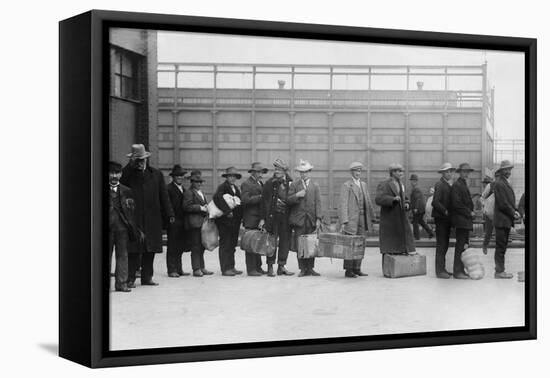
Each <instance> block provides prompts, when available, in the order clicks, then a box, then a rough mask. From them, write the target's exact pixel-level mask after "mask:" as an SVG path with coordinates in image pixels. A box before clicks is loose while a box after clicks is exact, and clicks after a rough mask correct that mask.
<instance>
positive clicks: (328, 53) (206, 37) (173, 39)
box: [158, 32, 525, 139]
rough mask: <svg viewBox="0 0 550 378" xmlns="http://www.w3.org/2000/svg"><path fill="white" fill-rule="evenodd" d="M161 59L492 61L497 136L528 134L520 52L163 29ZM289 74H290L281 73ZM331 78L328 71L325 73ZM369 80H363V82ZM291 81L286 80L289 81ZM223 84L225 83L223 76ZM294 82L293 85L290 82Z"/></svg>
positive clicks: (459, 81) (471, 85)
mask: <svg viewBox="0 0 550 378" xmlns="http://www.w3.org/2000/svg"><path fill="white" fill-rule="evenodd" d="M158 61H159V63H164V62H172V63H175V62H177V63H242V64H327V65H455V66H459V65H481V64H483V63H484V62H487V76H488V81H489V88H491V87H494V89H495V137H496V139H524V122H525V107H524V103H525V96H524V93H525V81H524V54H523V53H518V52H506V51H492V50H467V49H452V48H432V47H417V46H414V47H411V46H402V45H389V44H372V43H355V42H334V41H319V40H304V39H283V38H266V37H251V36H231V35H219V34H206V33H184V32H158ZM226 76H227V78H226V79H225V85H227V86H229V87H233V86H235V87H239V86H241V87H249V86H250V80H251V79H250V77H249V75H226ZM279 76H280V78H283V79H286V77H285V75H279ZM208 77H209V75H200V74H199V75H191V74H188V75H187V76H184V75H182V76H181V77H180V78H179V81H178V83H179V84H178V85H179V86H181V87H184V86H202V85H205V86H208V85H210V84H209V83H208V80H209V79H208ZM325 77H326V76H325ZM263 79H264V81H263V82H262V81H261V77H259V78H258V82H257V85H259V86H260V87H269V86H270V85H273V88H277V80H275V79H274V78H270V77H267V76H265V77H264V78H263ZM304 80H306V81H303V82H302V85H303V86H305V87H308V88H312V89H314V88H319V89H320V88H324V87H325V86H326V85H327V83H325V82H323V80H326V79H323V78H322V76H319V77H317V78H315V77H309V78H307V79H304ZM361 80H363V81H361ZM364 80H366V78H365V77H363V78H361V77H358V76H340V77H338V78H337V79H335V83H334V85H335V87H336V89H361V88H364V85H365V82H364ZM285 81H286V80H285ZM417 81H422V82H423V83H424V89H425V90H430V89H443V88H444V79H443V78H435V77H433V76H417V77H411V78H410V80H409V86H410V88H411V89H416V87H417V84H416V82H417ZM219 84H220V85H222V86H223V85H224V81H223V80H222V81H221V82H220V83H219ZM447 84H448V88H449V89H452V90H454V89H462V90H480V89H481V80H480V79H479V77H478V78H475V77H466V76H459V77H451V78H449V81H448V83H447ZM159 85H160V86H164V85H169V86H172V85H173V78H171V79H168V77H163V76H162V75H160V76H159ZM287 85H288V84H287ZM371 85H372V88H373V89H406V85H407V84H406V79H405V78H404V77H393V76H378V77H373V81H372V83H371Z"/></svg>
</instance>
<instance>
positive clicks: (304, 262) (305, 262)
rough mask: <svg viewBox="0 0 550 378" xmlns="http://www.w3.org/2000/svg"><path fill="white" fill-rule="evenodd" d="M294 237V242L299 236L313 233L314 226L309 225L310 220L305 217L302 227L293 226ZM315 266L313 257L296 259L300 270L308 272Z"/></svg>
mask: <svg viewBox="0 0 550 378" xmlns="http://www.w3.org/2000/svg"><path fill="white" fill-rule="evenodd" d="M293 228H294V233H295V234H294V236H295V237H296V240H297V239H298V238H299V237H300V236H301V235H307V234H311V233H312V232H313V231H315V225H313V224H311V220H310V219H309V218H308V217H306V218H305V221H304V225H303V226H302V227H298V226H294V227H293ZM314 266H315V257H310V258H305V259H301V258H299V257H298V268H299V269H300V270H310V269H313V268H314Z"/></svg>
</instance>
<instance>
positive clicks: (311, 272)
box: [309, 269, 320, 277]
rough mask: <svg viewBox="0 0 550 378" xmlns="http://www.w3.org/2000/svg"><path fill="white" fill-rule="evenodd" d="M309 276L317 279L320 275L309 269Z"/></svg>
mask: <svg viewBox="0 0 550 378" xmlns="http://www.w3.org/2000/svg"><path fill="white" fill-rule="evenodd" d="M309 274H311V275H312V276H314V277H319V276H320V274H319V273H317V272H316V271H314V270H313V269H310V270H309Z"/></svg>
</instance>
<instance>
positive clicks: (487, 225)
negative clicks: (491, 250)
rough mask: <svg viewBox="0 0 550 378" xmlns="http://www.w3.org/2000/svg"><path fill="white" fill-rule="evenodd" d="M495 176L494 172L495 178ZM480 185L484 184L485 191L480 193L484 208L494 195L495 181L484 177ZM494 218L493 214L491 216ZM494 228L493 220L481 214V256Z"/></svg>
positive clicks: (485, 250) (484, 252)
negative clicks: (482, 234)
mask: <svg viewBox="0 0 550 378" xmlns="http://www.w3.org/2000/svg"><path fill="white" fill-rule="evenodd" d="M496 176H497V174H496V172H495V177H496ZM481 183H482V184H485V189H483V192H482V193H481V203H482V205H483V207H484V208H485V204H486V203H487V199H488V198H489V197H490V196H491V195H494V192H493V189H494V187H495V181H494V180H493V178H492V177H488V176H485V177H484V178H483V181H481ZM493 218H494V214H493ZM494 228H495V226H494V225H493V219H491V218H489V216H488V215H487V214H485V212H484V213H483V233H484V236H483V244H482V249H483V254H485V255H486V254H487V248H488V247H489V242H490V241H491V236H493V229H494Z"/></svg>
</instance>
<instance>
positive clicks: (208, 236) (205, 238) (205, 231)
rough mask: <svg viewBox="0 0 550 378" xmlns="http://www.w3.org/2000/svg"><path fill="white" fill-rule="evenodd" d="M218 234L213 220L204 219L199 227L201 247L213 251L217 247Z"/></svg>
mask: <svg viewBox="0 0 550 378" xmlns="http://www.w3.org/2000/svg"><path fill="white" fill-rule="evenodd" d="M219 236H220V235H219V232H218V227H217V226H216V223H215V222H214V220H213V219H205V220H204V222H203V224H202V227H201V241H202V246H203V247H204V248H205V249H207V250H209V251H213V250H214V249H216V248H217V247H218V245H219V240H218V239H219Z"/></svg>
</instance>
